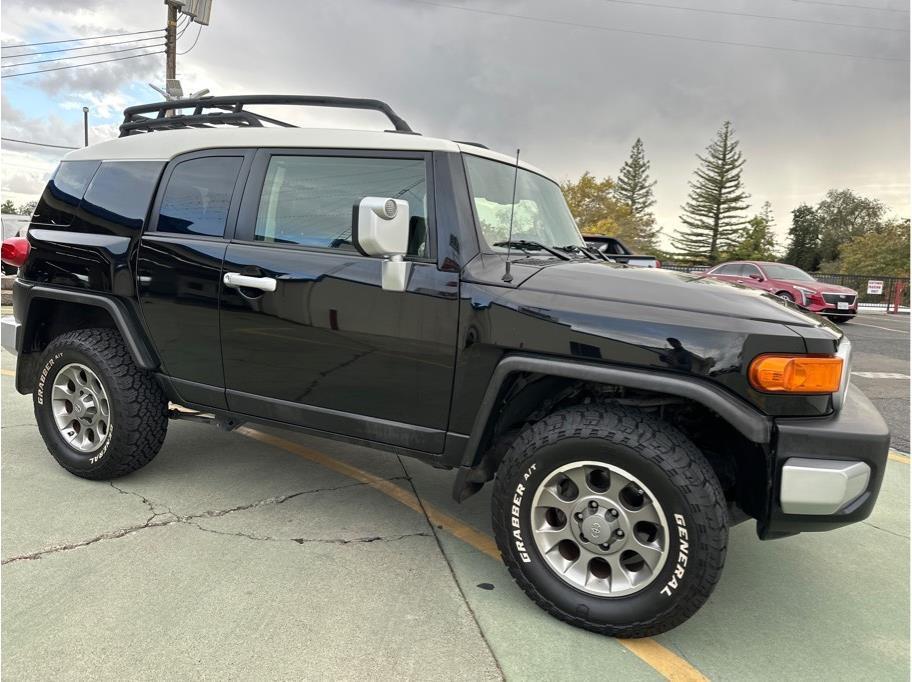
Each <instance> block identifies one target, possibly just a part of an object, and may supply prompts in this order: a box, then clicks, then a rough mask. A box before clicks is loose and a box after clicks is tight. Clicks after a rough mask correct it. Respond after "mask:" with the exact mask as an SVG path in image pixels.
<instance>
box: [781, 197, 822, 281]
mask: <svg viewBox="0 0 912 682" xmlns="http://www.w3.org/2000/svg"><path fill="white" fill-rule="evenodd" d="M788 234H789V245H788V251H786V253H785V258H784V259H783V260H784V261H785V262H786V263H791V264H792V265H796V266H798V267H799V268H801V269H802V270H807V271H809V272H814V271H815V270H816V269H817V267H818V266H819V265H820V261H821V258H820V220H819V218H818V216H817V211H815V210H814V209H813V208H812V207H810V206H808V205H807V204H801V206H799V207H798V208H796V209H795V210H793V211H792V226H791V227H790V228H789V231H788Z"/></svg>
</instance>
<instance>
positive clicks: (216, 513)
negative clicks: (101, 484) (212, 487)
mask: <svg viewBox="0 0 912 682" xmlns="http://www.w3.org/2000/svg"><path fill="white" fill-rule="evenodd" d="M403 478H404V477H403V476H394V477H392V478H389V479H384V480H389V481H397V480H402V479H403ZM108 484H109V485H110V486H111V488H113V489H114V490H115V491H117V492H118V493H119V494H121V495H132V496H134V497H138V498H139V499H140V500H142V502H143V503H144V504H145V505H146V506H147V507H148V508H149V511H150V512H151V516H149V518H148V519H146V521H145V523H142V524H138V525H134V526H127V527H126V528H118V529H117V530H113V531H108V532H106V533H101V534H99V535H96V536H94V537H91V538H89V539H87V540H79V541H76V542H67V543H63V544H59V545H52V546H51V547H45V548H43V549H39V550H37V551H34V552H30V553H28V554H18V555H16V556H12V557H8V558H6V559H3V560H2V561H0V565H2V566H5V565H6V564H11V563H15V562H19V561H33V560H36V559H40V558H41V557H43V556H45V555H47V554H56V553H58V552H67V551H70V550H73V549H79V548H80V547H88V546H89V545H94V544H95V543H97V542H101V541H103V540H116V539H118V538H122V537H124V536H126V535H130V534H132V533H136V532H139V531H141V530H145V529H147V528H161V527H164V526H170V525H173V524H185V525H189V526H193V527H195V528H198V529H199V530H201V531H205V532H208V533H215V534H218V535H235V536H237V537H245V538H249V539H250V540H266V541H276V542H297V543H298V544H304V543H309V542H326V543H332V544H350V543H357V542H375V541H378V540H379V541H387V540H398V539H401V538H404V537H410V536H411V535H422V533H416V534H406V535H402V536H394V537H390V538H384V537H379V536H376V537H371V538H353V539H345V538H340V539H326V540H321V539H308V538H287V539H283V538H271V537H260V536H255V535H253V534H247V533H242V532H240V531H237V532H234V531H231V532H229V531H217V530H213V529H211V528H205V527H203V526H201V525H199V524H198V523H196V519H207V518H218V517H222V516H227V515H228V514H233V513H235V512H240V511H247V510H249V509H255V508H257V507H265V506H270V505H280V504H282V503H284V502H287V501H288V500H291V499H294V498H296V497H300V496H301V495H309V494H312V493H322V492H332V491H334V490H343V489H345V488H355V487H358V486H364V485H367V484H366V483H363V482H360V481H358V482H355V483H346V484H345V485H340V486H334V487H330V488H314V489H310V490H302V491H300V492H296V493H290V494H288V495H277V496H275V497H267V498H265V499H262V500H257V501H256V502H251V503H249V504H242V505H238V506H236V507H229V508H227V509H210V510H206V511H204V512H199V513H197V514H187V515H181V514H177V513H175V512H174V511H173V510H172V509H171V508H170V507H169V506H167V505H165V504H162V503H158V502H155V501H153V500H150V499H149V498H147V497H145V496H144V495H142V494H140V493H138V492H135V491H132V490H124V489H123V488H120V487H118V486H117V485H115V484H114V482H113V481H108ZM162 508H164V509H165V511H160V510H161V509H162ZM158 517H163V518H159V519H158V520H157V521H156V518H158Z"/></svg>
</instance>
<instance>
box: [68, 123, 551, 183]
mask: <svg viewBox="0 0 912 682" xmlns="http://www.w3.org/2000/svg"><path fill="white" fill-rule="evenodd" d="M230 147H304V148H313V149H321V148H325V149H384V150H394V151H446V152H464V153H466V154H474V155H475V156H482V157H484V158H488V159H494V160H495V161H503V162H505V163H509V164H513V163H514V161H515V159H514V158H513V157H511V156H507V155H506V154H500V153H499V152H494V151H491V150H489V149H483V148H482V147H476V146H474V145H471V144H460V143H458V142H453V141H452V140H443V139H440V138H436V137H424V136H423V135H408V134H402V133H388V132H383V131H374V130H340V129H333V128H267V127H263V128H227V127H226V128H205V129H195V130H193V129H188V130H161V131H156V132H152V133H136V134H134V135H129V136H127V137H119V138H116V139H113V140H108V141H107V142H100V143H99V144H93V145H92V146H90V147H83V148H82V149H77V150H76V151H72V152H70V153H69V154H67V155H66V156H65V157H64V159H65V160H66V161H86V160H91V161H99V160H100V161H115V160H120V161H126V160H133V161H139V160H160V161H168V160H170V159H172V158H174V157H175V156H177V155H179V154H185V153H187V152H192V151H197V150H201V149H214V148H230ZM519 165H520V167H521V168H525V169H527V170H530V171H532V172H534V173H538V174H539V175H544V176H545V177H548V176H547V174H546V173H543V172H542V171H540V170H539V169H538V168H536V167H535V166H532V165H529V164H527V163H525V162H524V161H522V160H520V162H519Z"/></svg>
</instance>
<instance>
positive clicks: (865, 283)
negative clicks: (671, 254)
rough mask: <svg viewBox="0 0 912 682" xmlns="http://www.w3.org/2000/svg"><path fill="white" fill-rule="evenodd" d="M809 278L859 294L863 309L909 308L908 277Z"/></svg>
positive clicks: (702, 268) (697, 268)
mask: <svg viewBox="0 0 912 682" xmlns="http://www.w3.org/2000/svg"><path fill="white" fill-rule="evenodd" d="M662 267H663V268H665V269H666V270H676V271H678V272H690V273H693V274H700V273H701V272H706V271H707V270H709V266H707V265H681V264H679V263H667V262H664V261H663V262H662ZM810 274H811V277H813V278H814V279H816V280H817V281H818V282H826V283H827V284H835V285H838V286H841V287H848V288H849V289H854V290H855V291H857V292H858V303H859V305H861V306H862V307H864V308H868V309H871V308H874V309H881V310H891V311H892V310H893V309H894V307H895V306H896V304H898V305H899V307H900V309H902V308H905V309H906V311H908V309H909V278H908V277H887V276H885V275H846V274H839V273H824V272H812V273H810Z"/></svg>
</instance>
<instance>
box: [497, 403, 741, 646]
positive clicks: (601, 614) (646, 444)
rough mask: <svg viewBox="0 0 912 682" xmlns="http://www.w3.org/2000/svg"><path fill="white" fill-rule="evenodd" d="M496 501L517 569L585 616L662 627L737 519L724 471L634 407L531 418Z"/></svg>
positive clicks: (530, 591) (550, 603) (545, 602)
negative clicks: (729, 505) (730, 510)
mask: <svg viewBox="0 0 912 682" xmlns="http://www.w3.org/2000/svg"><path fill="white" fill-rule="evenodd" d="M492 503H493V525H494V533H495V537H496V539H497V544H498V547H499V548H500V552H501V556H502V557H503V560H504V562H505V563H506V565H507V567H508V568H509V570H510V573H511V574H512V576H513V578H514V579H515V580H516V582H517V583H518V584H519V586H520V587H521V588H522V589H523V590H524V591H525V592H526V594H527V595H528V596H529V597H531V598H532V600H533V601H535V602H536V603H537V604H538V605H539V606H541V607H542V608H543V609H545V610H546V611H548V612H549V613H551V614H552V615H554V616H556V617H557V618H559V619H561V620H564V621H566V622H568V623H570V624H571V625H575V626H577V627H581V628H585V629H587V630H592V631H595V632H599V633H601V634H606V635H612V636H617V637H647V636H652V635H656V634H659V633H661V632H665V631H667V630H670V629H671V628H673V627H675V626H676V625H679V624H680V623H682V622H684V621H685V620H686V619H687V618H689V617H690V616H691V615H693V614H694V613H695V612H696V611H697V609H699V608H700V607H701V606H702V605H703V603H704V602H705V601H706V600H707V599H708V597H709V595H710V593H711V592H712V590H713V587H714V586H715V584H716V582H717V581H718V580H719V576H720V575H721V571H722V565H723V563H724V560H725V550H726V545H727V541H728V527H727V518H726V511H725V498H724V495H723V493H722V490H721V487H720V485H719V481H718V479H717V478H716V475H715V472H714V471H713V470H712V468H711V467H710V465H709V463H708V462H707V461H706V459H705V458H704V457H703V455H702V454H701V453H700V452H699V451H698V450H697V448H696V447H695V446H694V445H693V444H692V443H691V442H690V441H689V440H687V438H686V437H685V436H684V435H683V434H681V433H680V432H679V431H677V430H676V429H675V428H674V427H672V426H671V425H669V424H667V423H665V422H663V421H661V420H659V419H657V418H655V417H653V416H652V415H649V414H647V413H644V412H641V411H638V410H635V409H630V408H625V407H593V406H586V407H574V408H569V409H566V410H562V411H560V412H556V413H554V414H552V415H550V416H548V417H546V418H545V419H543V420H542V421H540V422H538V423H537V424H535V425H533V426H531V427H529V428H527V429H526V430H525V431H524V432H523V433H522V434H520V436H519V437H518V438H517V440H516V442H515V443H514V444H513V446H512V447H511V448H510V450H509V451H508V452H507V454H506V456H505V457H504V460H503V462H502V463H501V465H500V468H499V469H498V472H497V480H496V483H495V487H494V497H493V501H492Z"/></svg>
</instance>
